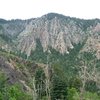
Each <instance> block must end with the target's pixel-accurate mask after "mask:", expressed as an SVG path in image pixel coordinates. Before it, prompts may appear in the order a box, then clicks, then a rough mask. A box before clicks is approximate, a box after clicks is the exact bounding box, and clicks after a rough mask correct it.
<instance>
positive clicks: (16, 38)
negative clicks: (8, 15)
mask: <svg viewBox="0 0 100 100" xmlns="http://www.w3.org/2000/svg"><path fill="white" fill-rule="evenodd" d="M96 37H97V38H98V39H97V38H96ZM99 37H100V20H99V19H94V20H83V19H77V18H70V17H66V16H64V15H60V14H56V13H49V14H46V15H44V16H42V17H40V18H36V19H30V20H11V21H5V20H1V21H0V41H1V42H0V47H1V48H2V49H10V50H14V51H16V50H17V51H21V52H22V53H23V52H24V53H26V54H27V56H28V57H29V56H30V55H31V52H32V51H34V50H35V49H36V45H37V40H39V41H40V43H41V45H42V47H43V51H44V52H45V51H47V49H48V48H49V47H52V48H53V49H55V50H56V51H59V52H60V53H62V54H64V53H69V49H73V48H74V45H75V44H78V43H83V42H84V41H86V44H85V46H84V48H83V51H84V50H86V51H90V49H91V51H92V52H94V49H93V50H92V48H95V51H96V52H97V54H96V55H97V56H98V58H99V57H100V55H99V53H98V52H99V50H98V49H99V48H98V46H99V45H100V42H99ZM90 38H92V42H93V43H92V48H91V47H90V45H91V44H89V43H90V42H89V41H90V40H91V39H90ZM95 43H96V44H97V46H95ZM87 47H89V48H90V49H87ZM96 47H97V48H96ZM85 48H86V49H85Z"/></svg>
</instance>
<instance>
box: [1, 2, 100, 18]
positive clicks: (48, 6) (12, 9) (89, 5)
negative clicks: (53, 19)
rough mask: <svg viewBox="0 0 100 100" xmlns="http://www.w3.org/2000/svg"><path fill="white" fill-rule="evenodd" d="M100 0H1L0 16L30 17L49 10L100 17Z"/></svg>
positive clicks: (76, 15)
mask: <svg viewBox="0 0 100 100" xmlns="http://www.w3.org/2000/svg"><path fill="white" fill-rule="evenodd" d="M99 4H100V0H0V18H5V19H16V18H21V19H28V18H33V17H39V16H42V15H43V14H46V13H49V12H56V13H61V14H64V15H66V16H72V17H79V18H86V19H89V18H100V14H99V9H100V6H99Z"/></svg>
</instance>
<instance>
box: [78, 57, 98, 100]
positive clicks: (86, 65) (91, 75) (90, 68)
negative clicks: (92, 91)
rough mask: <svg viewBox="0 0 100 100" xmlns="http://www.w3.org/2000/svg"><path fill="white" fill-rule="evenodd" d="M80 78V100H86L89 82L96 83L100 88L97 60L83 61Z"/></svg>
mask: <svg viewBox="0 0 100 100" xmlns="http://www.w3.org/2000/svg"><path fill="white" fill-rule="evenodd" d="M79 77H80V79H81V82H82V87H81V88H80V100H84V93H85V85H86V82H87V81H89V80H90V81H94V82H96V84H97V85H98V86H100V72H98V69H97V68H96V60H95V59H93V60H92V61H89V62H87V61H85V60H83V59H82V61H81V66H80V71H79Z"/></svg>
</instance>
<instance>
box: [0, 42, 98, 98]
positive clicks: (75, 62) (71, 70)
mask: <svg viewBox="0 0 100 100" xmlns="http://www.w3.org/2000/svg"><path fill="white" fill-rule="evenodd" d="M83 46H84V44H78V45H75V48H74V49H70V50H69V51H70V53H69V54H64V55H62V54H60V53H59V52H57V51H56V50H54V49H52V48H50V47H49V50H50V51H51V53H48V52H43V49H42V46H41V44H40V43H39V41H38V42H37V48H36V50H35V51H34V52H32V54H31V56H30V58H28V59H27V60H26V56H23V55H25V54H23V55H22V56H21V55H20V52H19V53H18V52H17V54H16V53H12V52H9V53H8V52H7V51H4V50H2V49H1V50H0V56H1V57H4V58H6V61H8V62H9V63H11V61H13V62H14V63H15V65H14V67H15V68H16V70H20V71H21V72H22V73H21V74H23V75H21V74H20V75H21V77H20V76H19V75H18V74H17V75H18V76H17V79H16V82H14V83H13V82H12V83H10V82H9V81H8V80H9V79H8V78H9V75H8V76H6V75H7V73H6V72H5V71H4V72H2V71H0V100H32V99H33V98H34V97H35V96H32V94H31V93H29V92H26V91H25V90H24V89H23V84H21V83H20V82H17V81H18V80H24V81H25V82H26V84H27V86H29V87H30V88H31V89H32V90H36V98H37V100H49V99H48V96H47V93H46V80H47V76H46V70H45V67H46V66H47V63H48V67H49V74H48V75H49V82H50V84H49V89H50V98H51V100H56V99H60V100H80V97H81V98H83V99H84V100H87V99H89V100H99V99H100V88H99V86H100V84H99V80H97V81H96V80H92V77H91V76H92V74H91V73H92V72H94V73H95V70H96V73H99V72H100V67H99V66H100V61H99V60H97V59H96V57H95V56H94V53H87V52H84V53H80V54H79V52H80V50H81V49H82V47H83ZM47 60H48V61H47ZM33 61H34V62H35V63H37V64H38V63H39V64H38V65H36V64H35V63H33ZM3 64H4V63H3ZM2 66H3V65H2V62H0V67H2ZM82 66H83V70H82V69H81V67H82ZM84 66H86V67H87V70H88V71H86V76H84V74H83V73H84ZM94 67H95V70H94V69H93V68H94ZM1 69H2V68H1ZM82 71H83V72H82ZM4 73H6V74H4ZM11 73H12V72H11ZM79 73H81V74H79ZM96 73H95V74H96ZM15 74H16V73H15ZM87 74H89V75H90V77H91V78H89V79H86V81H85V86H84V87H83V84H84V82H83V80H84V77H87ZM80 75H83V78H81V76H80ZM33 78H35V80H34V81H33ZM96 78H97V79H98V77H96ZM12 81H13V80H12ZM32 84H33V85H35V88H34V87H33V85H32ZM82 88H83V90H84V93H83V92H82V91H81V89H82ZM81 94H82V95H81ZM83 99H82V100H83Z"/></svg>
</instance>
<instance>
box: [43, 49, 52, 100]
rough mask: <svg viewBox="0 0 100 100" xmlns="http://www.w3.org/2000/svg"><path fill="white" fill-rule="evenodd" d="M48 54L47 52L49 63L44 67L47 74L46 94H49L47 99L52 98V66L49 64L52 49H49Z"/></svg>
mask: <svg viewBox="0 0 100 100" xmlns="http://www.w3.org/2000/svg"><path fill="white" fill-rule="evenodd" d="M47 52H48V54H47V65H46V67H45V69H44V72H45V76H46V83H45V85H46V96H47V99H48V100H51V95H50V92H51V91H50V72H49V71H50V66H49V55H50V53H51V52H50V50H48V51H47Z"/></svg>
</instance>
